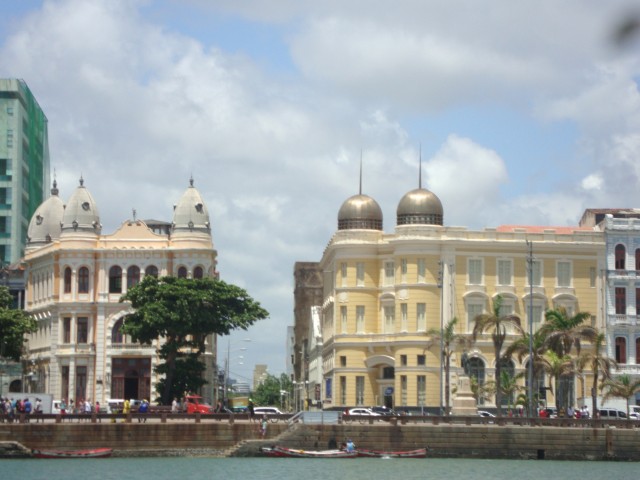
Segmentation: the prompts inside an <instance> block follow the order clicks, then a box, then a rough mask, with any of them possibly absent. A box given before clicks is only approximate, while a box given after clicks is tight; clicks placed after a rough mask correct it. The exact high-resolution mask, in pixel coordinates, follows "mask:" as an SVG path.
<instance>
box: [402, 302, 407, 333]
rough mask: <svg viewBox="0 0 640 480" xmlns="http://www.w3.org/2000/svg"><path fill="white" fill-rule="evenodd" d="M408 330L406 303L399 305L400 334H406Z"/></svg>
mask: <svg viewBox="0 0 640 480" xmlns="http://www.w3.org/2000/svg"><path fill="white" fill-rule="evenodd" d="M407 329H408V327H407V304H406V303H401V304H400V331H401V332H406V331H407Z"/></svg>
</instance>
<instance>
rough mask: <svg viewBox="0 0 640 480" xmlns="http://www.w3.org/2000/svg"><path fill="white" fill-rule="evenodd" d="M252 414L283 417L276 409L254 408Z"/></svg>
mask: <svg viewBox="0 0 640 480" xmlns="http://www.w3.org/2000/svg"><path fill="white" fill-rule="evenodd" d="M253 413H254V414H255V415H283V413H282V412H281V411H280V409H279V408H277V407H255V408H254V409H253Z"/></svg>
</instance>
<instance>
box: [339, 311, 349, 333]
mask: <svg viewBox="0 0 640 480" xmlns="http://www.w3.org/2000/svg"><path fill="white" fill-rule="evenodd" d="M340 331H341V332H342V333H347V307H345V306H341V307H340Z"/></svg>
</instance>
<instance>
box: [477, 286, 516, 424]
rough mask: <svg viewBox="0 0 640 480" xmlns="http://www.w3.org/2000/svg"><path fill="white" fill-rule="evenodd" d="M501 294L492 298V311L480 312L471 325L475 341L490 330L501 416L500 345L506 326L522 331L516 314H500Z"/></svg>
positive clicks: (503, 338) (505, 333) (497, 402)
mask: <svg viewBox="0 0 640 480" xmlns="http://www.w3.org/2000/svg"><path fill="white" fill-rule="evenodd" d="M501 308H502V296H501V295H496V296H495V298H494V299H493V311H492V312H491V313H482V314H480V315H478V316H477V317H476V318H475V319H474V322H475V325H474V327H473V340H474V341H476V339H477V338H478V336H479V335H481V334H483V333H485V332H491V340H492V341H493V353H494V358H495V365H496V371H495V379H496V407H497V408H498V416H502V408H501V407H502V389H501V385H500V382H501V380H502V360H503V356H502V347H503V346H504V341H505V338H506V336H507V327H514V328H515V329H516V330H517V331H518V332H519V333H522V327H521V326H520V318H518V317H517V316H516V315H502V313H501V312H500V310H501Z"/></svg>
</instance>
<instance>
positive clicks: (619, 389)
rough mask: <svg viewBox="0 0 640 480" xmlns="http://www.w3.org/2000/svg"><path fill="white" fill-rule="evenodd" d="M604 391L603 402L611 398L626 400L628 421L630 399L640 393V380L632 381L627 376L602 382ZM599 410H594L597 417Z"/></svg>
mask: <svg viewBox="0 0 640 480" xmlns="http://www.w3.org/2000/svg"><path fill="white" fill-rule="evenodd" d="M602 390H603V391H604V392H605V393H604V396H603V397H602V401H603V402H606V401H607V400H608V399H610V398H624V399H625V401H626V402H627V419H629V418H630V417H629V399H630V398H631V397H634V396H635V395H636V393H638V392H640V379H636V380H631V377H630V376H629V375H627V374H624V375H620V376H619V377H616V378H608V379H606V380H605V381H604V382H602ZM596 412H597V410H594V412H593V414H594V415H595V414H596Z"/></svg>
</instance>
